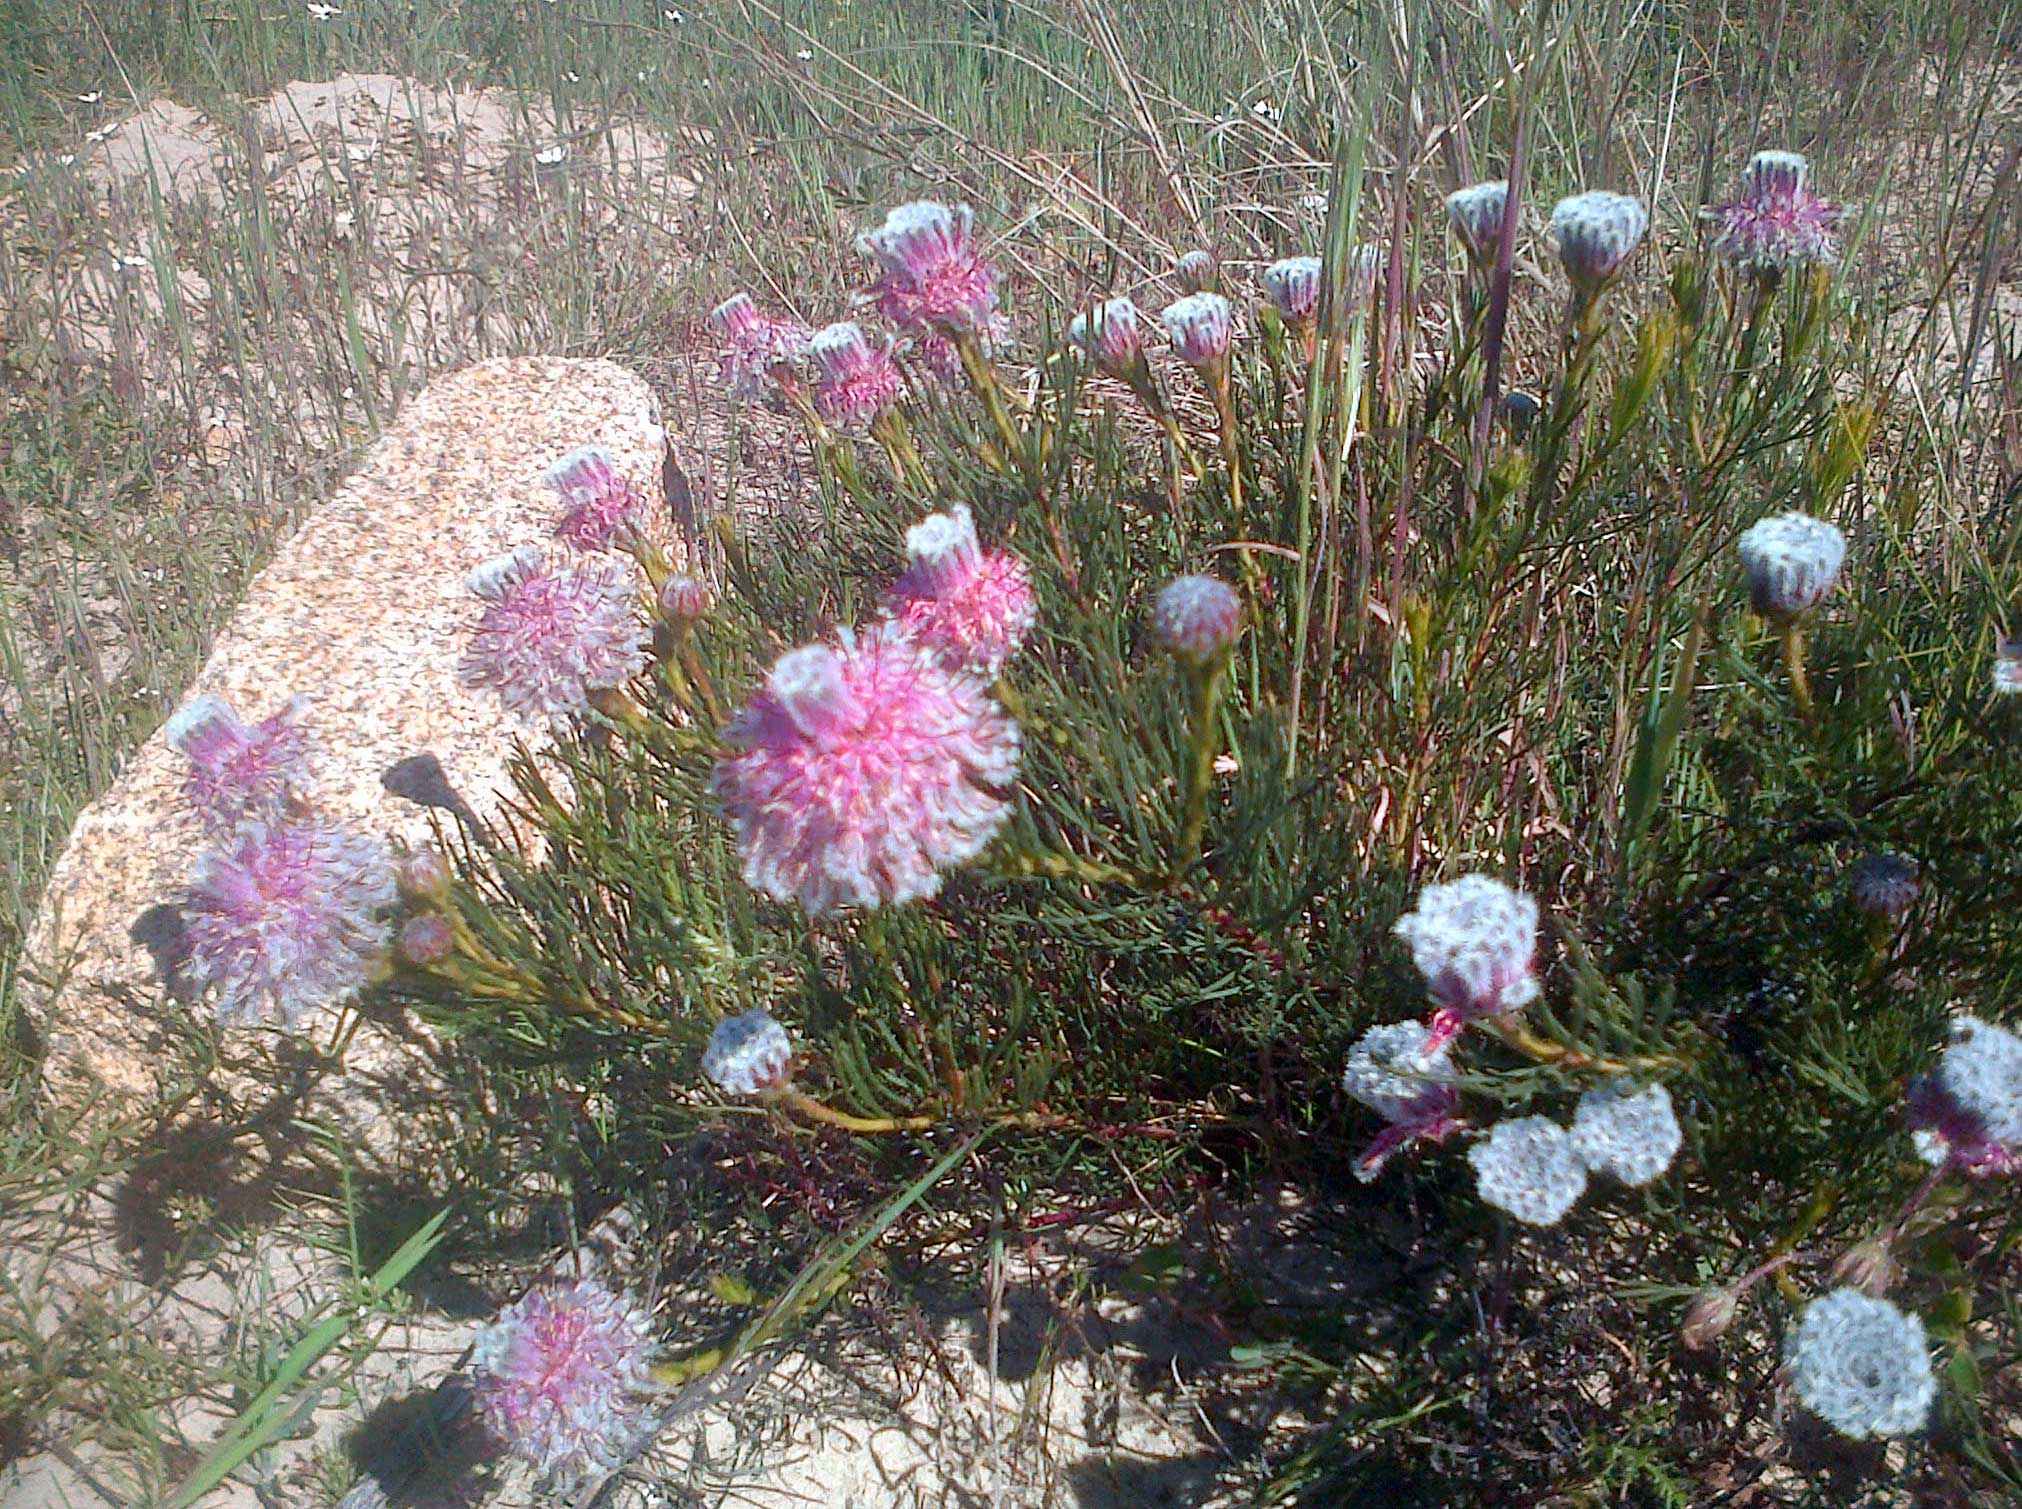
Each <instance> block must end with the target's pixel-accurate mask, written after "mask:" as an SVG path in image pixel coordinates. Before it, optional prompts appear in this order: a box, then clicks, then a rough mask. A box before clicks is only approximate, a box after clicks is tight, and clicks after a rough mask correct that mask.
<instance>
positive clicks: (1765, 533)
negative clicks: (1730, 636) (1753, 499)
mask: <svg viewBox="0 0 2022 1509" xmlns="http://www.w3.org/2000/svg"><path fill="white" fill-rule="evenodd" d="M1739 549H1740V552H1741V569H1742V571H1743V573H1744V574H1745V575H1746V576H1747V578H1748V595H1749V599H1750V600H1751V601H1752V602H1753V603H1754V605H1755V611H1756V612H1758V613H1760V614H1762V615H1763V616H1764V617H1766V618H1773V619H1777V620H1780V621H1781V620H1788V619H1793V618H1797V617H1799V616H1800V615H1802V614H1805V613H1808V612H1810V611H1811V610H1812V609H1813V608H1815V607H1817V606H1818V605H1819V603H1820V602H1821V601H1823V600H1824V598H1825V595H1826V594H1827V593H1828V592H1830V591H1832V589H1833V584H1834V583H1835V582H1837V581H1838V580H1839V572H1840V567H1841V566H1842V565H1844V564H1845V562H1846V536H1845V535H1843V534H1841V533H1840V532H1839V530H1837V529H1836V528H1834V527H1833V526H1832V525H1830V524H1828V523H1826V521H1825V520H1823V519H1814V518H1812V517H1811V516H1810V515H1809V514H1802V513H1795V512H1793V513H1781V514H1774V515H1772V516H1771V517H1769V518H1766V519H1762V520H1759V521H1758V522H1756V523H1755V524H1752V525H1750V526H1749V528H1748V529H1747V531H1746V532H1744V533H1743V534H1742V536H1741V540H1740V543H1739Z"/></svg>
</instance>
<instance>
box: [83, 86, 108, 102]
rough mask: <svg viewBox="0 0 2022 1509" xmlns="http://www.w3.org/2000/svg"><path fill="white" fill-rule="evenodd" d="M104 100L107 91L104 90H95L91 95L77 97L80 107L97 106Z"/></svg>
mask: <svg viewBox="0 0 2022 1509" xmlns="http://www.w3.org/2000/svg"><path fill="white" fill-rule="evenodd" d="M104 98H105V91H104V90H103V89H94V90H92V91H91V93H89V94H80V95H79V96H78V97H77V103H78V104H80V105H95V104H97V103H98V102H99V101H100V100H102V99H104Z"/></svg>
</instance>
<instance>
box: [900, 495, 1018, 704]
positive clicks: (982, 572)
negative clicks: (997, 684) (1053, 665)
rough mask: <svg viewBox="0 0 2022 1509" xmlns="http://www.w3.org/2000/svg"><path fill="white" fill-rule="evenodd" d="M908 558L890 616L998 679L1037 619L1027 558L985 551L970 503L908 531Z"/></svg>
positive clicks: (943, 652) (947, 654)
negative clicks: (1021, 558)
mask: <svg viewBox="0 0 2022 1509" xmlns="http://www.w3.org/2000/svg"><path fill="white" fill-rule="evenodd" d="M906 557H907V560H908V562H909V564H908V566H907V567H906V570H905V572H904V574H903V575H901V576H900V577H899V579H898V581H897V582H895V583H894V584H893V585H892V596H891V601H890V603H889V604H888V606H887V611H888V612H889V614H890V615H891V617H892V619H893V620H894V621H895V622H896V623H898V625H899V626H900V627H901V628H902V629H904V630H905V632H906V633H908V634H910V635H911V636H912V637H913V638H914V639H915V640H917V641H918V642H919V643H920V644H922V645H924V646H926V647H927V648H928V649H930V650H932V651H933V652H934V653H935V654H937V655H939V656H940V657H941V658H942V659H943V660H945V661H946V662H947V663H948V664H950V665H951V666H954V667H956V668H959V669H965V670H969V671H973V672H975V673H976V674H977V675H979V676H987V677H992V678H994V677H995V676H996V675H997V673H998V672H999V671H1001V670H1003V669H1004V662H1005V661H1007V660H1009V659H1010V658H1011V657H1012V656H1013V655H1015V654H1017V653H1018V647H1019V646H1020V645H1022V644H1023V643H1024V642H1025V636H1026V635H1027V634H1029V633H1031V632H1032V625H1033V623H1034V622H1035V620H1036V619H1037V617H1038V610H1037V609H1036V608H1035V607H1034V606H1033V602H1032V574H1031V572H1030V571H1028V570H1027V569H1026V566H1025V563H1024V562H1023V561H1021V560H1020V559H1018V557H1017V556H1015V555H1011V554H1009V553H1007V552H1004V551H994V550H993V551H986V550H984V549H983V547H982V546H981V544H979V543H978V541H977V539H976V522H975V520H974V519H973V518H972V517H971V515H970V513H969V505H968V504H966V503H957V504H956V505H955V506H954V507H953V508H951V509H949V510H948V511H947V512H946V513H937V514H933V515H931V516H930V517H928V518H926V519H924V520H922V521H921V522H920V523H918V524H915V525H914V526H913V527H912V528H911V529H909V530H907V531H906Z"/></svg>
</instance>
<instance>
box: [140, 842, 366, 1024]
mask: <svg viewBox="0 0 2022 1509" xmlns="http://www.w3.org/2000/svg"><path fill="white" fill-rule="evenodd" d="M394 894H395V886H394V877H393V866H392V862H391V859H390V858H389V856H388V855H387V852H386V849H385V846H384V845H382V844H380V843H379V842H378V841H377V840H375V839H371V838H367V837H365V836H364V835H362V834H359V833H356V832H354V831H352V830H351V829H349V828H346V827H343V826H341V825H338V824H335V823H327V822H319V821H316V820H313V819H307V818H303V819H296V820H292V821H288V822H281V823H274V824H266V823H253V824H250V825H249V826H247V827H246V828H244V829H242V830H241V831H240V832H238V833H237V834H236V835H235V836H233V837H232V838H231V839H229V840H228V841H227V842H226V843H225V844H224V845H223V846H222V847H220V848H218V849H215V850H213V851H211V852H210V853H208V854H206V855H204V856H203V857H202V858H201V859H199V860H198V861H197V865H196V870H195V873H194V875H193V877H192V879H191V881H190V887H189V893H188V896H187V897H186V899H185V900H184V903H183V906H182V930H181V934H180V938H179V940H178V957H177V960H176V966H177V967H176V975H177V977H178V981H179V983H181V984H183V985H184V986H185V987H186V988H188V989H190V990H192V991H194V992H195V993H198V994H202V995H206V996H208V997H209V998H210V999H211V1000H212V1002H213V1004H214V1005H215V1007H216V1009H217V1014H218V1020H219V1021H220V1022H223V1023H225V1024H227V1025H232V1024H239V1023H254V1022H268V1021H271V1022H276V1023H278V1024H279V1025H281V1026H284V1027H292V1026H294V1025H295V1024H296V1023H297V1022H298V1021H300V1020H301V1019H302V1017H303V1016H304V1015H306V1014H307V1013H308V1012H309V1011H310V1010H311V1009H312V1008H314V1007H319V1006H328V1005H335V1004H337V1003H340V1002H342V1001H345V1000H348V999H349V998H350V997H352V996H354V995H356V994H357V993H358V991H359V990H360V989H362V988H363V987H364V986H365V985H366V984H367V982H368V981H369V980H370V979H371V978H372V976H373V974H374V972H375V971H376V969H377V968H378V965H379V961H380V960H381V959H382V958H383V957H384V955H385V952H386V948H387V944H388V941H389V939H390V936H391V928H390V926H389V924H388V923H387V921H386V920H385V917H384V913H385V911H386V909H387V908H388V907H390V906H391V905H392V904H393V899H394Z"/></svg>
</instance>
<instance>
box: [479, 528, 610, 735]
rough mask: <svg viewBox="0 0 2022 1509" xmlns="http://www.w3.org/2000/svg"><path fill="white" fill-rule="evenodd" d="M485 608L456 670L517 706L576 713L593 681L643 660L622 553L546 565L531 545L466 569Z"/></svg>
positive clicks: (525, 710)
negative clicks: (458, 669) (470, 569)
mask: <svg viewBox="0 0 2022 1509" xmlns="http://www.w3.org/2000/svg"><path fill="white" fill-rule="evenodd" d="M470 590H471V591H472V592H474V593H476V594H477V596H478V597H480V598H482V599H483V600H484V603H485V607H484V611H483V613H482V615H481V616H480V617H479V619H478V621H477V627H476V629H475V631H474V632H473V633H472V635H471V641H470V645H469V648H468V649H467V650H466V652H465V654H464V660H463V665H462V668H461V674H462V677H463V679H464V681H465V682H467V683H468V684H470V685H472V686H487V687H490V688H492V689H493V690H494V691H496V692H497V693H498V695H499V700H500V701H502V702H503V703H505V705H506V707H507V708H508V709H509V710H510V711H512V712H514V713H517V714H520V715H522V716H525V717H529V718H536V719H546V720H549V721H558V720H561V719H565V718H570V717H574V716H577V715H578V714H580V713H581V712H582V711H583V710H584V708H585V707H587V706H588V704H589V700H590V694H591V692H593V691H598V690H603V689H607V688H611V687H618V686H623V685H624V684H625V683H626V682H627V681H629V680H631V679H632V677H634V676H636V675H637V674H638V673H639V672H640V671H641V670H642V669H644V667H645V664H646V627H645V623H644V621H643V620H642V619H641V617H640V614H639V611H638V599H639V589H638V586H637V583H636V582H635V580H634V578H633V574H632V572H631V570H630V568H629V567H628V566H627V565H626V564H625V563H624V562H622V561H618V560H613V559H592V560H586V561H583V562H580V563H578V564H574V565H551V564H549V562H548V560H547V559H546V557H545V556H544V555H543V553H542V552H541V550H540V548H539V547H538V546H533V545H527V546H523V547H521V548H520V549H519V550H516V551H514V552H513V553H512V554H511V555H507V556H501V557H499V558H498V559H497V560H493V561H488V562H486V563H485V564H484V565H482V566H480V567H478V568H477V570H475V571H473V572H472V573H471V574H470Z"/></svg>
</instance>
